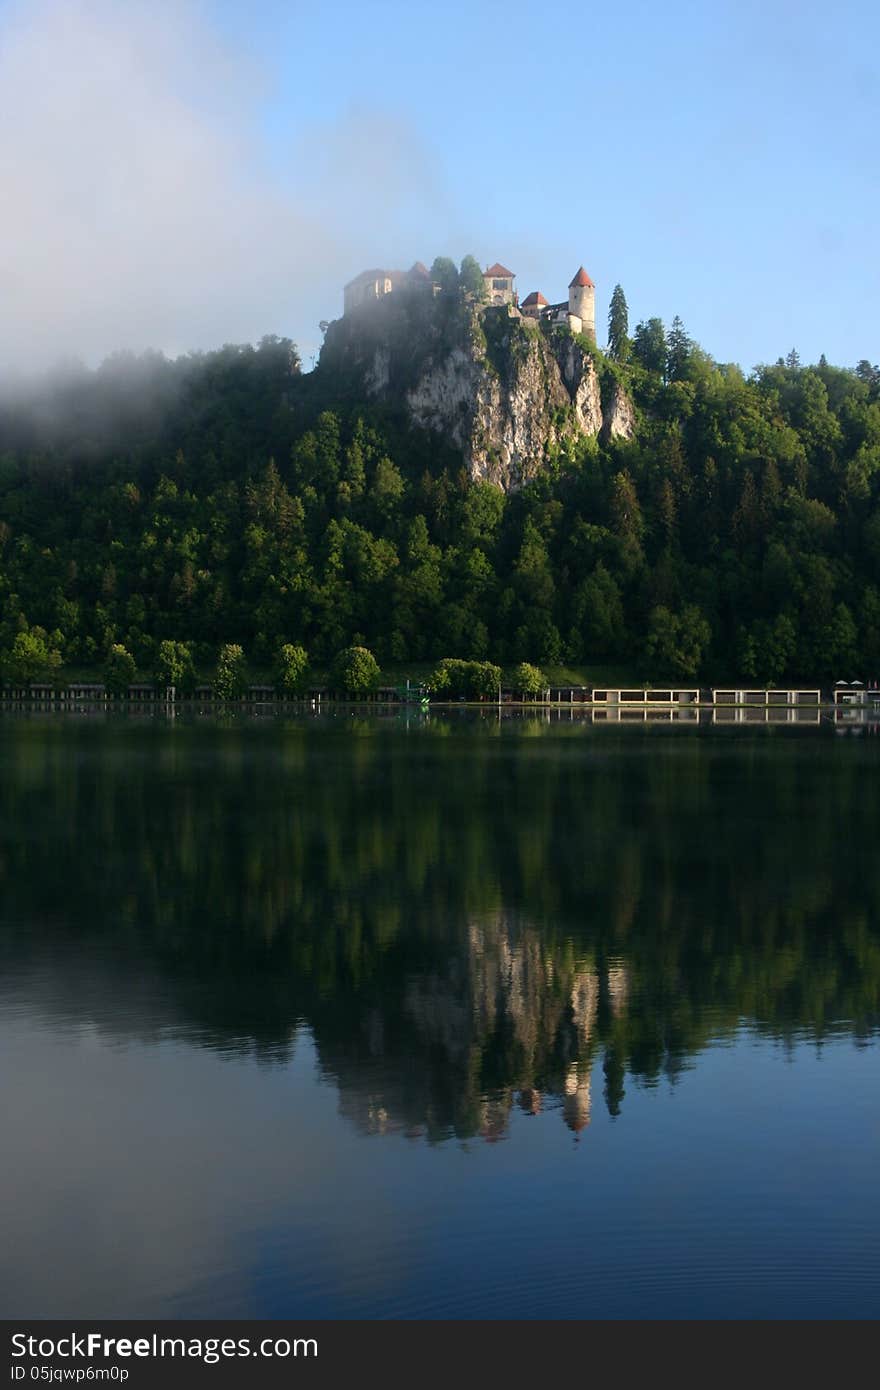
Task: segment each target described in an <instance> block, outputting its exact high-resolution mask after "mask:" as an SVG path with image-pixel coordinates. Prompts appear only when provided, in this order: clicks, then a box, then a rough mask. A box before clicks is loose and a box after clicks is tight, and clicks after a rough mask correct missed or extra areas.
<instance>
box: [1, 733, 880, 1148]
mask: <svg viewBox="0 0 880 1390" xmlns="http://www.w3.org/2000/svg"><path fill="white" fill-rule="evenodd" d="M878 756H880V750H878V746H877V744H876V741H870V742H868V743H862V742H857V741H851V740H838V739H835V738H834V736H833V733H831V732H830V731H829V736H828V737H823V736H821V735H816V734H808V735H804V734H802V733H801V734H800V735H799V733H798V731H797V730H772V729H768V730H760V731H759V730H755V731H751V730H743V731H742V733H740V732H739V731H729V730H725V731H724V732H723V733H721V732H718V733H714V732H713V731H712V730H711V728H710V729H707V730H702V731H700V732H699V733H698V734H695V733H694V732H693V731H689V730H682V731H677V730H675V729H673V728H670V729H666V730H655V729H650V728H645V729H644V730H633V731H626V732H624V731H612V730H604V729H603V730H601V731H600V730H595V731H590V730H587V731H586V733H585V732H584V731H583V730H576V731H574V732H572V733H568V732H567V731H566V730H565V729H560V728H559V727H557V726H553V725H548V726H541V727H537V728H536V727H526V726H524V727H523V728H522V729H517V728H516V727H509V728H507V729H506V731H503V732H500V733H495V732H493V731H491V730H487V728H486V727H485V725H481V724H480V723H479V722H478V721H474V723H473V725H470V724H468V723H467V722H466V721H465V722H462V721H460V720H456V721H455V722H454V723H453V721H450V722H449V723H446V724H444V723H443V722H442V721H440V722H438V723H437V724H432V725H431V727H430V728H426V729H414V730H410V731H407V730H406V729H405V728H404V729H400V728H388V727H382V726H379V725H376V724H369V723H368V722H367V723H360V722H358V721H354V720H352V721H351V723H350V725H349V726H342V727H341V726H340V725H339V724H336V725H333V726H332V727H328V728H324V727H322V726H321V725H318V724H315V723H311V724H307V723H306V722H304V721H296V720H292V721H290V722H287V723H275V724H273V725H271V726H268V727H266V726H259V727H254V726H250V725H244V724H236V723H235V722H232V723H230V724H229V725H228V726H223V725H221V724H218V723H212V724H206V723H200V724H198V725H197V726H195V725H194V726H187V725H185V724H182V723H178V724H177V725H175V726H174V727H167V726H159V725H157V726H155V727H148V728H138V727H134V726H129V725H126V724H125V722H124V721H120V722H119V723H118V724H113V723H111V724H108V725H104V726H101V727H91V726H88V725H82V726H80V725H77V724H76V723H75V722H73V721H72V720H63V719H62V720H58V721H55V722H53V721H47V722H45V723H42V724H40V723H32V724H27V723H17V724H16V723H15V722H14V721H11V720H3V721H0V773H2V776H0V1006H2V1005H3V1003H4V1002H5V1003H7V1004H8V1003H9V1001H10V1000H12V1001H13V1002H14V1001H15V1000H16V999H18V1000H19V1001H20V1000H21V999H22V998H23V997H25V996H27V1002H28V1005H29V1007H30V1008H31V1009H42V1010H43V1011H44V1013H45V1014H46V1015H47V1016H51V1017H53V1018H56V1019H57V1018H63V1019H64V1020H66V1021H68V1022H70V1021H73V1022H79V1023H88V1024H89V1026H90V1027H92V1028H95V1029H97V1030H99V1031H102V1032H104V1033H107V1034H109V1035H111V1036H113V1037H125V1036H132V1035H137V1036H139V1037H142V1038H147V1039H160V1038H161V1037H163V1036H166V1035H168V1034H169V1033H171V1034H173V1035H175V1036H177V1037H184V1038H186V1039H188V1040H189V1041H190V1042H192V1043H193V1044H194V1045H196V1046H199V1047H207V1048H211V1049H214V1050H217V1051H219V1052H222V1053H224V1054H226V1055H237V1054H248V1053H249V1054H252V1055H254V1056H256V1057H257V1058H258V1059H260V1060H261V1061H263V1062H265V1063H266V1064H267V1065H277V1064H279V1063H282V1062H283V1061H284V1060H285V1059H286V1058H288V1057H289V1056H290V1055H291V1053H292V1050H293V1049H294V1047H295V1040H296V1036H297V1033H298V1031H299V1030H300V1029H301V1028H303V1027H307V1028H308V1029H309V1031H310V1033H311V1034H312V1036H313V1038H314V1041H315V1046H316V1050H317V1056H318V1059H319V1064H320V1071H321V1077H322V1078H323V1080H324V1082H325V1083H326V1084H329V1085H332V1086H334V1087H335V1088H336V1089H337V1092H338V1096H339V1106H340V1109H341V1111H342V1113H343V1114H344V1115H345V1116H346V1117H347V1118H348V1120H349V1121H350V1122H351V1124H352V1125H353V1126H354V1127H355V1128H356V1129H357V1130H358V1131H359V1132H361V1133H364V1134H374V1135H391V1134H395V1135H405V1136H409V1137H411V1138H421V1139H425V1140H428V1141H431V1142H436V1141H439V1140H443V1139H448V1138H451V1137H457V1138H459V1139H461V1140H468V1139H472V1138H477V1137H479V1138H482V1139H483V1140H485V1141H486V1142H490V1143H494V1142H497V1141H499V1140H501V1139H503V1138H504V1137H505V1135H507V1134H508V1133H509V1131H510V1126H511V1123H512V1120H513V1117H514V1116H516V1115H517V1114H521V1115H530V1116H542V1117H543V1121H544V1122H549V1123H557V1122H558V1123H560V1124H564V1125H566V1126H568V1128H569V1129H570V1130H571V1131H572V1133H573V1134H575V1135H576V1136H583V1135H584V1133H585V1132H586V1131H587V1130H588V1128H589V1126H590V1123H591V1119H592V1118H593V1114H594V1107H595V1106H596V1105H597V1104H598V1105H604V1106H605V1107H606V1108H607V1111H608V1112H609V1113H610V1114H611V1115H618V1114H619V1113H621V1111H622V1108H623V1107H624V1106H625V1096H626V1087H627V1085H630V1084H635V1085H638V1086H651V1085H656V1084H657V1083H658V1082H659V1081H660V1080H661V1079H662V1078H666V1079H668V1080H669V1081H670V1082H673V1083H674V1081H675V1080H676V1078H677V1077H678V1075H679V1074H680V1073H681V1071H682V1070H684V1069H685V1068H686V1067H688V1066H691V1065H692V1064H693V1063H694V1060H695V1059H698V1058H699V1055H700V1053H701V1052H702V1050H703V1049H704V1048H705V1047H706V1046H707V1045H709V1044H710V1043H712V1042H713V1041H715V1040H717V1039H719V1038H723V1037H725V1036H730V1035H732V1034H734V1033H735V1032H736V1031H737V1030H739V1029H741V1028H743V1027H747V1028H750V1029H753V1030H756V1031H758V1032H761V1033H762V1034H764V1035H766V1036H769V1037H773V1038H778V1039H780V1040H782V1041H788V1040H791V1039H793V1038H796V1037H802V1036H808V1037H810V1038H813V1039H815V1040H816V1042H817V1043H821V1042H822V1040H823V1039H824V1038H825V1037H828V1036H831V1035H834V1034H841V1033H843V1034H847V1035H849V1036H852V1037H853V1038H854V1040H855V1041H856V1042H858V1041H859V1040H861V1039H863V1038H865V1037H867V1036H869V1035H870V1034H872V1033H874V1032H875V1031H876V1029H877V1026H878V1012H880V935H878V933H880V926H878V923H880V869H878V856H877V855H876V844H877V840H878V831H880V791H878V788H880V781H878V778H877V775H876V774H877V771H878ZM843 827H846V828H845V831H844V830H843ZM599 1090H601V1094H599V1095H597V1094H594V1092H598V1091H599Z"/></svg>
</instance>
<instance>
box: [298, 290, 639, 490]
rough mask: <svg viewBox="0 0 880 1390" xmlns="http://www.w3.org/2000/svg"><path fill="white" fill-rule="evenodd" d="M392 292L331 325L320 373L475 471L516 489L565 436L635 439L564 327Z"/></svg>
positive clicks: (619, 398)
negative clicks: (393, 414)
mask: <svg viewBox="0 0 880 1390" xmlns="http://www.w3.org/2000/svg"><path fill="white" fill-rule="evenodd" d="M390 298H391V297H389V300H388V301H386V302H384V303H378V304H376V305H371V306H369V308H367V309H365V310H364V312H363V313H360V314H351V315H347V316H346V317H345V318H344V319H340V320H338V321H337V322H336V323H334V324H331V326H330V329H329V330H328V334H327V340H326V342H325V346H324V350H323V351H322V354H321V362H320V364H319V368H318V370H319V371H320V372H323V371H334V372H337V373H338V372H341V373H343V374H344V375H345V376H346V377H347V378H349V379H350V383H351V389H352V390H354V391H357V390H360V391H362V392H363V394H364V395H365V396H366V397H368V398H370V399H372V400H375V401H377V402H381V403H384V404H387V405H389V406H392V407H398V406H399V407H400V408H401V409H402V410H403V411H404V412H405V414H406V416H407V418H408V420H409V422H410V423H411V424H412V425H415V426H416V427H418V428H420V429H425V430H430V431H432V432H434V433H435V434H437V435H440V436H442V437H443V438H444V439H445V440H447V441H448V442H449V443H450V444H451V445H452V446H453V447H454V448H456V449H457V450H460V451H461V453H462V455H463V457H464V460H465V464H466V466H467V469H468V472H469V473H470V475H471V477H472V478H474V479H481V480H486V481H490V482H494V483H497V484H498V485H499V486H500V487H502V488H504V489H505V490H507V491H512V490H514V489H516V488H518V487H521V486H522V485H523V483H525V482H528V481H529V479H530V478H533V477H535V476H536V474H538V473H539V472H540V471H541V469H542V468H543V467H545V466H546V464H547V461H548V459H550V458H551V457H552V456H553V454H554V453H555V451H556V450H557V449H558V448H559V446H560V445H562V444H563V443H564V442H565V441H566V440H575V439H577V438H585V437H589V438H596V437H601V438H602V440H603V441H605V440H607V439H613V438H619V437H623V438H629V437H630V436H631V435H632V433H633V430H634V428H635V413H634V409H633V405H632V401H631V400H630V398H629V396H628V395H627V393H626V392H625V390H624V389H623V388H622V387H621V385H620V384H619V382H618V381H617V380H616V379H615V378H614V377H613V376H612V375H611V374H610V373H603V375H604V378H605V379H604V383H603V380H600V371H599V370H597V359H596V357H595V349H591V348H590V346H588V345H586V344H585V343H584V342H583V340H582V339H578V338H576V337H573V336H572V335H571V334H570V333H569V332H568V331H567V330H566V329H563V328H553V329H550V330H549V331H547V330H545V329H544V328H543V327H542V326H540V325H538V324H537V323H535V322H533V321H531V320H528V319H523V318H520V317H519V315H518V314H515V313H511V312H509V311H508V309H507V308H506V307H502V308H489V309H482V310H481V309H479V308H476V307H473V306H467V305H462V304H461V303H456V302H453V303H442V302H438V301H429V302H428V303H425V302H424V300H419V301H416V300H412V301H409V302H408V301H406V300H405V299H403V297H396V298H397V302H396V303H391V302H390ZM599 362H600V365H601V359H599ZM603 385H604V389H603Z"/></svg>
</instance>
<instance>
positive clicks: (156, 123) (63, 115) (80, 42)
mask: <svg viewBox="0 0 880 1390" xmlns="http://www.w3.org/2000/svg"><path fill="white" fill-rule="evenodd" d="M271 84H272V74H271V72H267V71H266V70H264V69H263V68H261V67H260V66H259V64H257V63H256V62H255V61H254V60H253V59H252V58H248V57H242V56H239V55H238V54H233V53H231V52H230V51H229V49H228V48H225V47H224V46H223V44H222V43H221V42H220V41H219V39H218V38H217V37H216V35H215V34H214V32H213V30H212V28H211V25H210V23H209V22H208V21H207V19H206V17H205V15H204V14H203V13H201V12H200V11H199V10H198V9H196V8H195V7H194V6H192V5H190V4H189V3H188V0H176V2H175V3H171V2H170V0H150V3H143V0H126V3H125V4H124V5H121V4H119V3H118V0H31V3H28V4H26V5H25V4H17V5H14V6H13V7H12V8H11V9H10V8H9V7H6V8H5V9H2V10H0V188H2V190H3V195H4V199H3V201H4V207H3V215H2V217H0V369H7V368H10V367H15V368H19V369H24V370H28V369H29V368H31V367H34V366H40V365H43V364H45V363H47V362H53V361H56V360H58V359H59V358H62V357H65V356H79V357H84V358H85V359H86V360H87V361H94V360H96V359H99V358H100V357H102V356H104V355H106V354H107V353H108V352H110V351H112V350H114V349H117V348H126V349H131V350H134V351H139V350H142V349H144V348H147V347H154V348H160V349H163V350H165V351H166V352H170V353H175V352H181V351H186V350H188V349H191V348H196V347H212V346H217V345H219V344H221V343H223V342H231V341H253V340H255V339H257V338H259V337H260V336H262V335H263V334H264V333H272V332H274V333H286V334H291V335H292V336H297V332H296V329H297V328H304V329H305V336H306V339H307V338H308V334H309V332H310V331H311V332H313V333H314V338H317V336H318V335H317V332H316V331H315V328H316V325H317V323H318V321H319V320H320V319H321V318H325V317H333V316H334V314H335V313H337V312H339V309H340V307H341V304H340V302H339V301H340V300H341V281H342V279H343V278H347V276H348V274H351V273H354V272H355V271H356V270H357V269H359V268H360V264H359V256H358V251H357V246H358V244H359V243H360V244H361V245H364V249H365V251H366V250H367V249H368V248H369V249H373V248H372V247H371V246H370V243H371V241H374V242H375V243H376V244H377V245H378V243H379V242H380V241H381V238H382V228H383V227H384V228H387V227H388V226H389V224H390V223H391V222H393V220H394V219H395V217H396V216H397V214H398V211H399V209H400V208H401V207H404V210H405V208H406V207H411V206H412V205H413V200H414V198H416V199H419V198H421V202H422V204H423V205H424V206H426V208H427V212H426V216H427V217H430V216H432V215H433V214H432V210H431V202H432V200H431V198H430V197H428V198H427V199H426V198H425V197H424V196H423V195H424V193H425V190H426V189H427V188H428V184H429V182H430V179H429V176H428V175H427V174H425V172H424V169H423V168H422V166H423V165H424V163H425V161H424V157H423V155H424V152H423V151H421V150H420V149H419V147H418V142H417V140H416V139H415V137H414V136H412V135H411V133H408V132H407V130H406V128H405V122H400V123H399V124H398V127H397V128H396V129H392V127H393V126H394V121H393V119H392V118H390V117H387V116H385V117H383V116H379V115H376V114H375V113H370V112H365V111H362V110H361V111H352V112H350V113H349V115H348V116H347V117H344V118H342V119H341V120H339V121H337V122H335V123H333V125H332V126H330V127H328V128H326V129H325V130H324V131H323V132H320V131H318V132H314V131H313V132H311V133H309V135H308V138H309V146H310V154H309V159H308V160H307V161H304V162H303V163H302V168H301V170H300V173H299V174H298V175H297V176H296V177H286V176H285V175H284V174H283V173H282V174H279V173H278V171H277V168H273V166H272V163H271V161H270V159H269V157H268V151H267V149H266V147H265V144H264V140H263V136H262V134H261V128H260V115H261V103H262V102H263V100H264V95H265V92H266V90H267V89H268V88H271ZM305 140H306V134H305V133H303V132H300V133H299V134H298V135H297V133H296V132H290V140H289V145H290V149H291V152H293V150H294V149H295V148H296V147H297V144H299V146H300V148H304V141H305ZM370 149H373V151H375V150H376V149H380V150H381V151H382V160H381V164H382V180H381V182H382V186H383V188H384V195H383V197H382V199H381V200H378V199H374V200H373V202H372V203H370V202H369V201H366V181H365V179H364V175H363V169H364V166H365V160H366V158H367V156H368V152H369V150H370ZM419 168H422V172H421V173H420V174H419V175H418V177H415V178H414V182H413V185H412V189H411V191H409V192H408V191H407V187H406V180H407V176H413V175H414V174H415V171H416V170H418V169H419ZM306 174H308V177H306ZM352 192H353V193H354V195H355V196H356V198H357V199H359V200H361V208H362V210H361V214H360V215H359V218H358V220H357V226H354V225H353V219H352V218H351V215H350V208H351V206H352V202H351V195H352ZM434 203H435V204H436V199H435V200H434ZM346 205H347V207H348V209H349V213H348V216H344V215H343V209H344V208H345V207H346ZM404 221H406V216H405V215H404ZM364 228H366V229H367V231H366V234H365V233H364V230H363V229H364ZM371 233H374V235H373V234H371ZM415 254H416V253H414V255H415ZM417 254H425V251H424V248H422V247H419V248H417ZM302 346H303V348H304V351H308V349H309V347H310V346H311V345H310V344H309V343H308V341H306V342H305V343H303V344H302Z"/></svg>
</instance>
